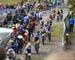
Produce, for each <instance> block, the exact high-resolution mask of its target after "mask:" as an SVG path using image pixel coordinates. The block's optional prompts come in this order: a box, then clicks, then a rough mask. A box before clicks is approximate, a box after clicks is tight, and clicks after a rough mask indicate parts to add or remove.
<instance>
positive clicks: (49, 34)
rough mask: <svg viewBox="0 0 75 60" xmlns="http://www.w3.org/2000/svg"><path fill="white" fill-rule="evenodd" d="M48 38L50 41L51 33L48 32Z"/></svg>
mask: <svg viewBox="0 0 75 60" xmlns="http://www.w3.org/2000/svg"><path fill="white" fill-rule="evenodd" d="M48 40H49V42H50V41H51V33H48Z"/></svg>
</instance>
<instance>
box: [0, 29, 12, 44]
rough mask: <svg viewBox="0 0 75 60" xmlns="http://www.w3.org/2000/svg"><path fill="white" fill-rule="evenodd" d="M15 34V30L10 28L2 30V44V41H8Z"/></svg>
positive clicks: (0, 30)
mask: <svg viewBox="0 0 75 60" xmlns="http://www.w3.org/2000/svg"><path fill="white" fill-rule="evenodd" d="M12 32H13V29H9V28H0V44H1V42H2V41H4V40H6V39H7V37H8V36H10V35H11V34H12Z"/></svg>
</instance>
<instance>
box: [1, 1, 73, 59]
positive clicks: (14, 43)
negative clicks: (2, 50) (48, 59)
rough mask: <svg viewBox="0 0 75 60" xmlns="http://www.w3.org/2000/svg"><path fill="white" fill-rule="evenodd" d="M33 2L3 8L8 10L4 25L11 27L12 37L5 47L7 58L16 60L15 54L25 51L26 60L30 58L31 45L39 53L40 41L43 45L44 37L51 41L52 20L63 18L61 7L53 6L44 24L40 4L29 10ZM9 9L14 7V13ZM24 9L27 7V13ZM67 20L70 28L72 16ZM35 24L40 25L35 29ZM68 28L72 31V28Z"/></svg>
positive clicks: (32, 6)
mask: <svg viewBox="0 0 75 60" xmlns="http://www.w3.org/2000/svg"><path fill="white" fill-rule="evenodd" d="M35 3H36V2H34V3H33V4H32V5H29V3H27V6H28V7H27V8H25V7H26V5H25V4H24V3H23V2H21V3H19V4H17V5H12V6H11V5H10V6H5V8H8V9H9V10H8V11H7V16H6V19H5V21H4V25H6V27H9V28H12V29H13V34H12V37H11V38H10V39H9V42H8V44H7V47H6V51H7V55H8V57H9V59H13V60H16V58H15V57H16V54H23V53H24V52H25V55H26V60H30V59H31V54H32V52H31V50H32V48H33V46H34V48H35V51H36V54H39V53H40V52H39V48H40V41H42V44H43V46H44V45H45V40H46V38H47V40H49V42H51V31H52V29H51V27H52V22H53V20H55V19H56V18H57V19H56V20H57V22H59V21H60V20H63V9H58V10H57V9H56V6H55V7H53V9H52V10H51V13H50V14H49V16H48V20H46V21H47V22H46V24H45V23H44V21H43V20H42V19H43V10H42V9H41V8H39V6H40V5H39V6H38V8H36V10H35V11H34V12H29V11H31V10H33V8H34V6H35ZM0 6H1V5H0ZM40 7H41V6H40ZM11 9H15V12H14V15H13V14H12V12H11ZM25 9H27V12H28V13H27V12H26V10H25ZM0 10H1V9H0ZM69 22H70V24H71V25H70V28H71V27H73V24H72V23H74V21H73V19H72V18H71V19H70V20H69ZM37 26H38V27H40V29H37V31H36V27H37ZM70 30H71V31H72V30H73V29H70ZM40 38H41V39H40ZM23 50H24V51H23ZM12 54H13V55H12ZM19 60H20V59H19Z"/></svg>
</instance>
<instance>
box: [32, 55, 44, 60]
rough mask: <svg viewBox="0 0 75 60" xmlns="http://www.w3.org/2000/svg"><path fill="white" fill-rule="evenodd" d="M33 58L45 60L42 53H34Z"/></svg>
mask: <svg viewBox="0 0 75 60" xmlns="http://www.w3.org/2000/svg"><path fill="white" fill-rule="evenodd" d="M32 60H44V56H42V55H32Z"/></svg>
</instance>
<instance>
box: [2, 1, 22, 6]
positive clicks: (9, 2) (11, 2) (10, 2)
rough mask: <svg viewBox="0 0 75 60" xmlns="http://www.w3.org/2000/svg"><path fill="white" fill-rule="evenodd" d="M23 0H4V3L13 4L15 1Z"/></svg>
mask: <svg viewBox="0 0 75 60" xmlns="http://www.w3.org/2000/svg"><path fill="white" fill-rule="evenodd" d="M20 1H21V0H2V2H3V4H8V5H10V4H11V5H12V4H15V3H18V2H20Z"/></svg>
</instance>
